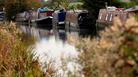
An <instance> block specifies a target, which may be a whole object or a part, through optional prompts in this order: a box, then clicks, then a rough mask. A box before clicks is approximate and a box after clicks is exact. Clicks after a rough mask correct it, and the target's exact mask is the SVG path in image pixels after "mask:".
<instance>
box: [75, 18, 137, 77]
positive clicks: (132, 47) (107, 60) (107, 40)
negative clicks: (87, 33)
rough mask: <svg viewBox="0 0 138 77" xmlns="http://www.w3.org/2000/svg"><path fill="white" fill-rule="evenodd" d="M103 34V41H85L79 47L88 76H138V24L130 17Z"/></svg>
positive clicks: (107, 29) (84, 72) (100, 39)
mask: <svg viewBox="0 0 138 77" xmlns="http://www.w3.org/2000/svg"><path fill="white" fill-rule="evenodd" d="M114 20H115V21H114V24H113V26H110V27H108V28H105V30H104V31H100V32H99V34H100V38H99V39H97V38H92V39H91V38H83V39H81V40H79V41H78V43H77V45H76V47H78V49H79V50H80V51H81V54H80V64H81V65H82V67H83V70H82V71H83V74H84V75H85V77H136V76H138V71H137V69H138V45H137V43H138V31H137V30H138V22H137V21H136V20H135V18H130V19H128V20H127V21H126V24H124V25H123V24H122V23H121V22H120V20H119V19H118V18H115V19H114Z"/></svg>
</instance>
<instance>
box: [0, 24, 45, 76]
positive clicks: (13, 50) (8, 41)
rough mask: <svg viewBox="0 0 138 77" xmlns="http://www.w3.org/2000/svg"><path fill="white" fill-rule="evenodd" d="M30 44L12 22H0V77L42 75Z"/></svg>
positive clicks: (29, 40) (30, 40) (31, 42)
mask: <svg viewBox="0 0 138 77" xmlns="http://www.w3.org/2000/svg"><path fill="white" fill-rule="evenodd" d="M31 44H33V40H32V39H31V38H27V37H25V35H24V34H23V33H22V32H21V31H20V30H19V29H18V28H17V26H16V25H15V24H14V23H5V24H0V77H44V72H42V71H41V69H40V65H39V63H38V61H37V60H34V59H33V56H34V55H33V54H32V52H31V51H32V49H31V48H30V49H28V46H29V45H31Z"/></svg>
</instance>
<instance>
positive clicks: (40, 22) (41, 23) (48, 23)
mask: <svg viewBox="0 0 138 77" xmlns="http://www.w3.org/2000/svg"><path fill="white" fill-rule="evenodd" d="M52 19H53V17H52V16H47V17H43V18H39V19H36V20H35V22H36V24H37V28H43V29H48V30H51V29H52V27H53V26H52Z"/></svg>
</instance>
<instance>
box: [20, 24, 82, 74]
mask: <svg viewBox="0 0 138 77" xmlns="http://www.w3.org/2000/svg"><path fill="white" fill-rule="evenodd" d="M20 28H21V30H22V31H23V32H24V33H26V34H27V35H30V36H33V37H35V38H36V42H35V44H34V45H33V48H34V49H33V53H34V54H35V56H34V59H38V60H39V63H40V65H41V68H42V70H43V71H44V72H47V71H48V69H49V68H51V69H53V70H54V71H56V72H55V73H54V77H68V76H69V75H72V76H77V77H83V75H82V73H81V70H82V66H81V65H80V64H79V62H78V59H79V54H80V52H79V51H78V50H77V48H76V47H75V46H74V45H71V44H69V43H68V42H67V39H68V37H69V36H73V37H75V38H78V37H79V35H78V32H77V31H71V32H70V33H69V32H65V31H64V30H59V31H52V30H50V31H49V30H46V29H39V28H35V27H29V26H20Z"/></svg>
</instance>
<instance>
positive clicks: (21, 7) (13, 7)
mask: <svg viewBox="0 0 138 77" xmlns="http://www.w3.org/2000/svg"><path fill="white" fill-rule="evenodd" d="M4 6H5V7H6V16H7V19H8V20H13V19H14V18H15V16H16V14H17V13H20V12H23V11H26V10H29V9H31V8H38V7H41V3H39V2H37V1H36V0H5V3H4Z"/></svg>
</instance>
